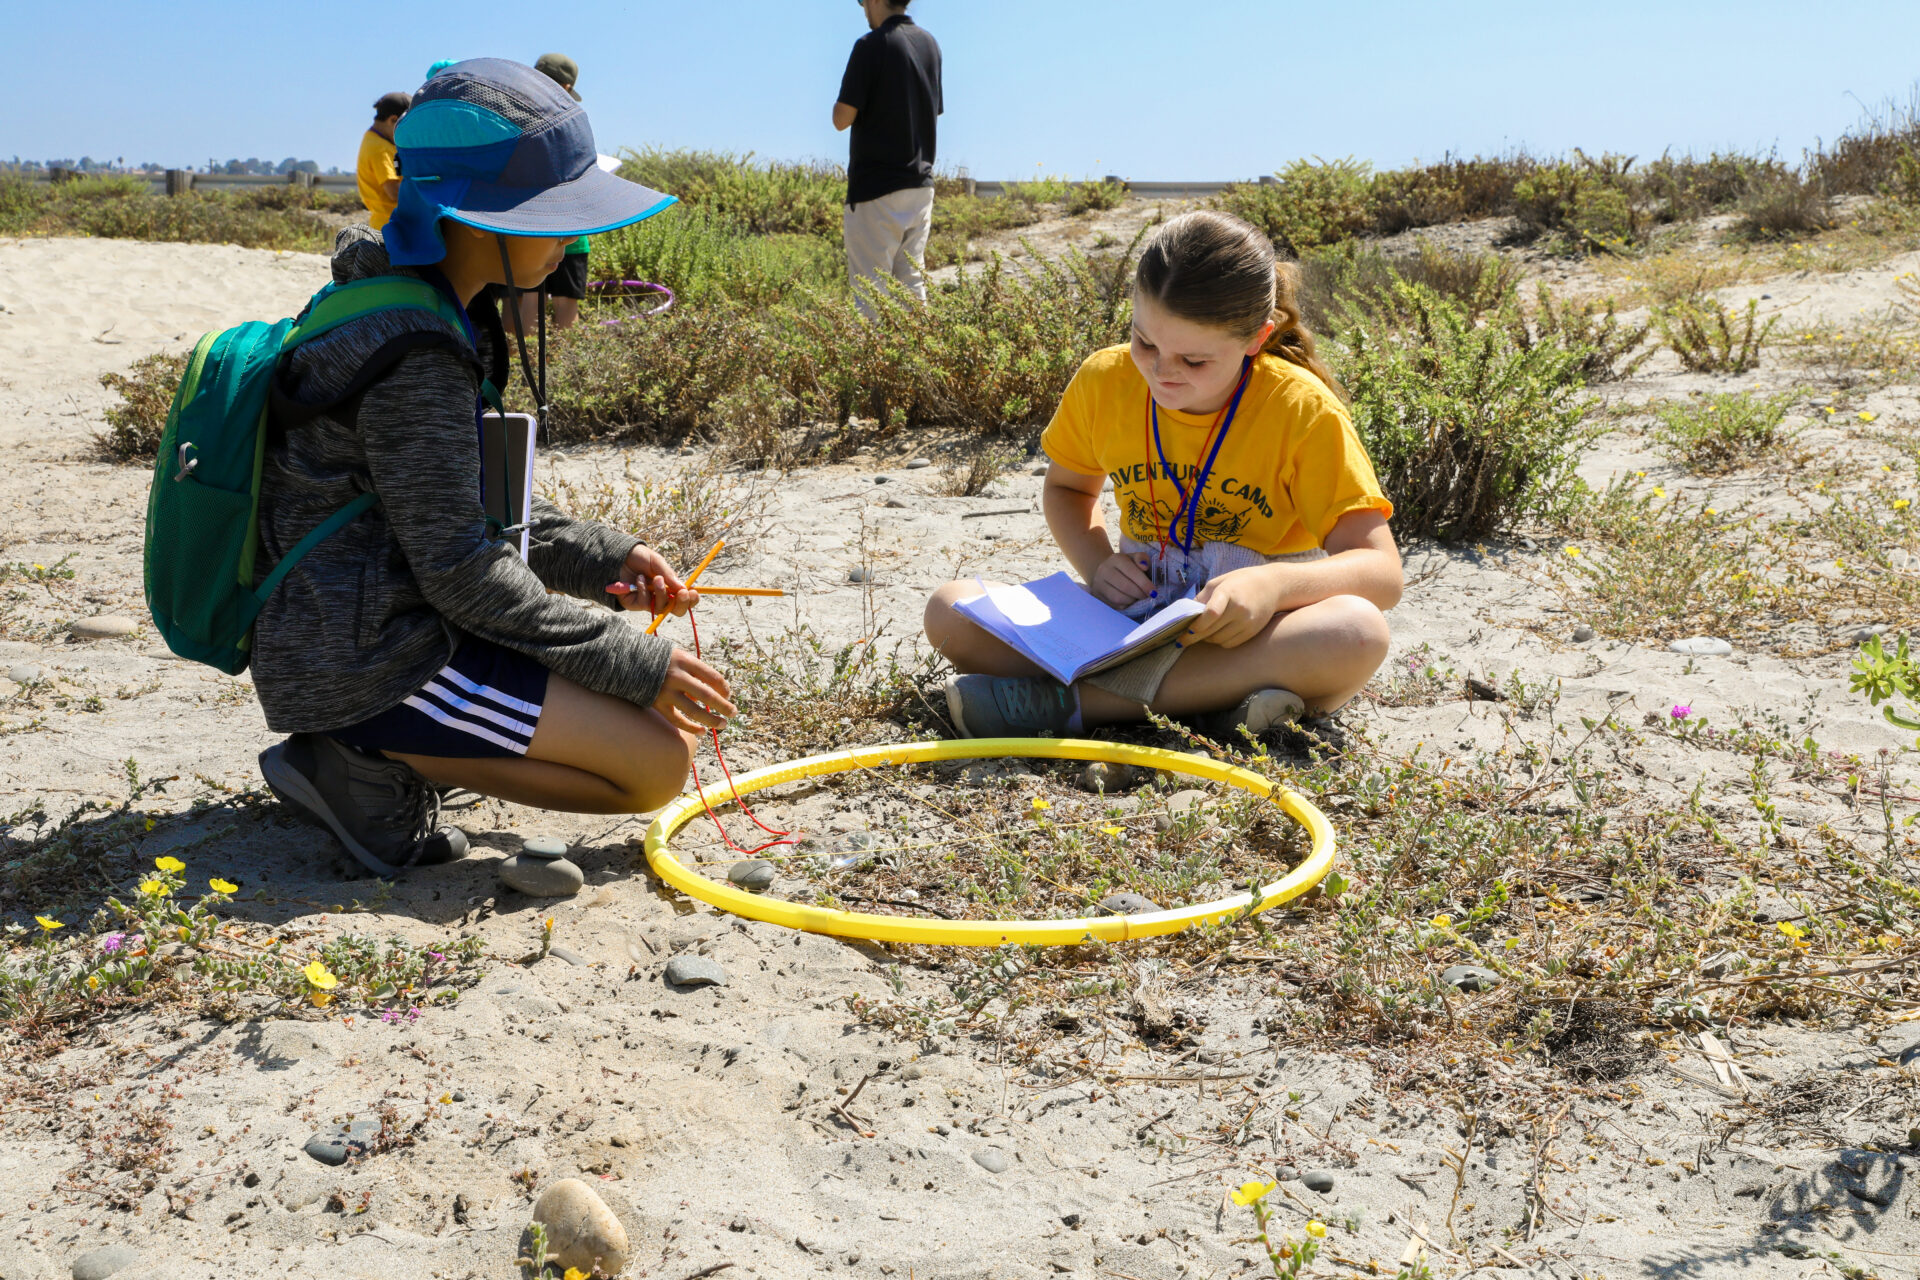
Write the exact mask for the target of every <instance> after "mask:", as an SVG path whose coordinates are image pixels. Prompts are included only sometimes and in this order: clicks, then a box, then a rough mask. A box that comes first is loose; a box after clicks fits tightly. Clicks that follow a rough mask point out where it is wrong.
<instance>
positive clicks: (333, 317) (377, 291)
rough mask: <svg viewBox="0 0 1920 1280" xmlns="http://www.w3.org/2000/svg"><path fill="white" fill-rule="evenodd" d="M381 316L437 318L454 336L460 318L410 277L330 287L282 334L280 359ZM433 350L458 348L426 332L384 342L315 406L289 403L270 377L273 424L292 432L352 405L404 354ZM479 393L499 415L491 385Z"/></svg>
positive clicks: (435, 333) (444, 337)
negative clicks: (407, 313)
mask: <svg viewBox="0 0 1920 1280" xmlns="http://www.w3.org/2000/svg"><path fill="white" fill-rule="evenodd" d="M383 311H423V312H426V313H428V314H430V315H434V316H437V317H438V318H439V319H440V320H441V321H442V322H443V323H445V324H446V326H447V327H448V328H450V329H452V330H454V331H455V332H459V331H460V330H461V327H462V326H461V323H460V315H459V313H458V312H457V311H455V309H454V306H453V304H452V303H451V302H449V301H448V300H447V297H446V295H445V294H443V293H441V292H440V290H438V289H436V288H434V287H433V286H432V285H431V284H428V283H427V282H426V281H425V280H415V279H413V278H412V277H411V276H374V277H372V278H370V279H366V280H355V281H352V282H350V283H347V284H330V285H328V286H327V287H326V288H324V289H322V290H321V291H320V292H319V293H317V294H315V295H314V296H313V301H312V302H310V303H309V304H308V305H307V309H306V310H305V311H304V312H302V313H301V315H300V317H299V318H298V319H297V320H296V321H295V322H294V325H293V327H292V328H291V329H289V330H288V331H287V334H286V337H285V338H284V339H283V340H282V342H281V346H280V351H281V354H282V355H285V354H286V353H287V352H290V351H292V350H293V349H294V348H295V347H297V346H299V345H300V344H301V343H303V342H311V341H313V340H314V339H315V338H318V337H320V336H321V335H322V334H326V333H330V332H332V331H333V330H335V329H338V328H339V327H340V326H342V325H345V324H350V323H352V322H353V321H355V320H360V319H364V318H365V317H367V316H371V315H377V314H379V313H381V312H383ZM434 346H448V347H457V346H458V344H457V343H455V342H454V340H453V339H452V338H450V337H448V336H447V335H446V334H445V333H442V332H440V331H439V330H437V329H430V328H429V329H420V330H417V331H415V332H412V333H403V334H401V335H399V336H398V337H395V338H392V339H390V340H389V341H387V342H386V343H384V344H382V345H381V347H380V348H379V349H378V350H377V351H375V352H374V353H373V355H372V356H370V357H368V359H367V360H366V362H365V363H364V364H362V365H361V366H360V368H359V369H357V370H355V372H354V375H353V377H352V378H351V379H350V380H349V381H348V383H347V385H346V387H345V388H343V389H342V391H341V393H340V394H339V395H338V396H336V397H334V398H333V399H332V400H329V401H326V402H324V403H321V404H308V403H302V402H300V401H297V400H294V399H292V398H291V397H289V396H287V395H286V394H285V393H284V392H282V391H281V389H280V386H279V381H278V379H277V378H276V379H275V383H274V387H273V392H272V403H273V416H274V419H275V420H276V421H277V422H278V423H279V424H280V425H281V426H283V427H297V426H302V425H304V424H306V423H308V422H312V421H313V420H314V419H315V418H319V417H321V416H323V415H326V414H329V413H332V412H333V411H335V410H336V409H338V408H340V407H341V406H342V405H348V404H352V403H354V402H355V401H357V400H358V399H359V397H360V395H361V393H363V392H364V391H366V389H367V388H368V387H370V386H372V385H373V384H374V383H376V382H378V381H379V380H380V379H381V378H383V377H385V376H386V375H387V373H388V372H389V371H390V370H391V369H392V368H393V366H394V365H396V364H398V363H399V362H400V359H401V358H402V357H403V356H405V355H406V354H407V353H408V352H409V351H413V350H415V349H417V348H420V347H434ZM476 358H477V357H476ZM481 394H482V395H484V396H485V397H486V399H487V403H489V404H491V405H492V406H493V407H494V409H495V411H496V412H500V411H502V410H501V409H500V395H499V392H498V391H496V390H495V389H494V387H493V384H492V383H491V382H488V381H484V380H483V383H482V386H481Z"/></svg>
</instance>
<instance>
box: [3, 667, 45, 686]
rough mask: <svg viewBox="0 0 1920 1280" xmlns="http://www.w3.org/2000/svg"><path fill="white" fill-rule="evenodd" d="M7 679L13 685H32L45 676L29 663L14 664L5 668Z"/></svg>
mask: <svg viewBox="0 0 1920 1280" xmlns="http://www.w3.org/2000/svg"><path fill="white" fill-rule="evenodd" d="M7 679H9V680H11V681H13V682H14V683H15V684H32V683H33V682H34V681H35V680H42V679H45V675H44V673H43V672H42V671H41V670H40V668H39V667H38V666H36V665H35V664H33V663H31V662H16V663H14V664H13V665H12V666H10V667H8V668H7Z"/></svg>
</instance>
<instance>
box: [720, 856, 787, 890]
mask: <svg viewBox="0 0 1920 1280" xmlns="http://www.w3.org/2000/svg"><path fill="white" fill-rule="evenodd" d="M779 872H780V869H779V868H778V867H776V866H774V865H773V864H772V863H771V862H768V861H767V860H766V859H765V858H748V859H746V860H745V861H743V862H736V863H734V864H733V865H732V866H730V867H728V868H727V879H729V880H731V881H733V882H734V883H735V884H737V885H739V886H740V887H741V888H742V889H754V890H758V889H765V888H768V887H769V886H771V885H772V884H773V878H774V876H776V875H778V874H779Z"/></svg>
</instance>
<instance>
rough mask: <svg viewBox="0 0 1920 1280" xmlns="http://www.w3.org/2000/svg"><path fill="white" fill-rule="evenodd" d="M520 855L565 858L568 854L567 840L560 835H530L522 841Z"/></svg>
mask: <svg viewBox="0 0 1920 1280" xmlns="http://www.w3.org/2000/svg"><path fill="white" fill-rule="evenodd" d="M520 855H521V856H522V857H525V858H564V857H566V856H567V842H566V841H565V840H562V839H561V838H560V837H559V836H528V837H527V838H526V839H525V840H523V841H521V842H520Z"/></svg>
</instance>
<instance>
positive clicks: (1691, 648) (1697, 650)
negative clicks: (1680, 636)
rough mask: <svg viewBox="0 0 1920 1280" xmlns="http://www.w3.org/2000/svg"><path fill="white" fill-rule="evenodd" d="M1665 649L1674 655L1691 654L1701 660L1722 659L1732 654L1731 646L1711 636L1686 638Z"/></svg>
mask: <svg viewBox="0 0 1920 1280" xmlns="http://www.w3.org/2000/svg"><path fill="white" fill-rule="evenodd" d="M1667 648H1669V649H1671V650H1673V651H1674V652H1675V653H1691V654H1694V655H1696V656H1698V657H1702V658H1724V657H1727V656H1728V655H1729V654H1731V653H1732V652H1733V646H1732V645H1730V644H1728V643H1727V642H1726V641H1725V640H1716V639H1714V638H1713V637H1712V636H1688V637H1687V638H1686V639H1685V640H1675V641H1673V642H1672V643H1670V644H1668V645H1667Z"/></svg>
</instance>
